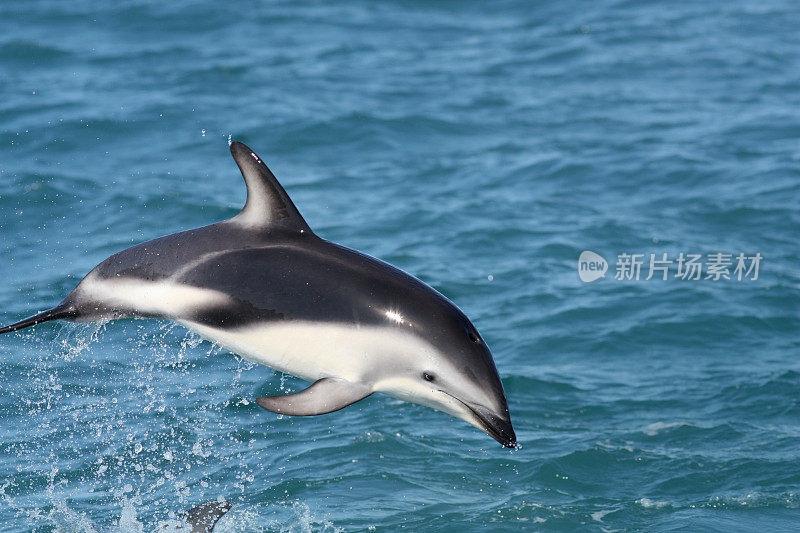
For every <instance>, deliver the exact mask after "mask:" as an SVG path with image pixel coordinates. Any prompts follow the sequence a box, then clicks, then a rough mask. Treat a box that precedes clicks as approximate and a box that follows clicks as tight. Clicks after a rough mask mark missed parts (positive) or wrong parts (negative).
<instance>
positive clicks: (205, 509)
mask: <svg viewBox="0 0 800 533" xmlns="http://www.w3.org/2000/svg"><path fill="white" fill-rule="evenodd" d="M230 509H231V504H230V503H229V502H226V501H224V500H223V501H216V502H208V503H204V504H202V505H198V506H197V507H194V508H193V509H191V510H189V511H186V512H185V513H184V514H183V516H182V518H183V520H184V521H185V522H186V524H187V525H189V526H191V527H192V529H191V533H211V532H212V531H213V530H214V526H215V525H216V524H217V522H219V519H220V518H222V515H224V514H225V513H227V512H228V511H230ZM181 531H183V530H181Z"/></svg>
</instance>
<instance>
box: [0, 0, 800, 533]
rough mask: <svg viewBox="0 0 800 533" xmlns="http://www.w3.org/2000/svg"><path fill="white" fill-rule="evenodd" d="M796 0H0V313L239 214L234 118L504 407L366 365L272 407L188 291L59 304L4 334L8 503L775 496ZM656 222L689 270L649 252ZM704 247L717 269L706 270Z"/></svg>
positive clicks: (791, 254) (545, 518)
mask: <svg viewBox="0 0 800 533" xmlns="http://www.w3.org/2000/svg"><path fill="white" fill-rule="evenodd" d="M798 22H800V7H798V4H797V3H796V2H792V1H788V0H787V1H773V0H764V1H760V2H743V1H726V2H720V1H709V2H675V3H669V4H668V5H667V4H662V3H658V2H634V1H617V0H613V1H612V0H603V1H597V2H574V1H567V2H553V3H544V2H541V3H540V2H522V1H519V2H513V1H503V2H493V3H464V2H449V1H444V2H435V3H428V2H391V1H389V2H367V1H361V2H358V1H354V2H351V1H345V2H335V3H327V2H292V3H268V2H240V3H230V2H226V3H211V2H200V1H196V2H192V1H185V0H179V1H173V2H162V1H158V2H157V1H144V0H143V1H128V2H105V3H101V2H89V1H85V0H76V1H73V2H60V1H56V0H30V1H18V0H7V1H4V2H2V3H0V269H2V270H0V272H2V281H3V283H2V285H1V286H0V322H3V323H10V322H13V321H16V320H18V319H20V318H22V317H25V316H28V315H30V314H32V313H33V312H37V311H40V310H43V309H47V308H49V307H51V306H53V305H54V304H56V303H57V302H59V301H60V300H61V298H62V297H63V296H65V295H66V294H67V293H68V291H69V290H71V289H72V288H73V287H74V285H75V284H76V283H77V281H78V280H79V279H80V278H81V277H82V276H83V275H84V274H85V273H86V272H88V271H89V270H90V269H91V268H92V267H93V266H94V265H95V264H97V263H98V262H100V261H101V260H103V259H104V258H106V257H107V256H108V255H110V254H112V253H114V252H116V251H119V250H122V249H124V248H126V247H128V246H130V245H133V244H136V243H139V242H142V241H144V240H147V239H150V238H154V237H157V236H160V235H164V234H167V233H172V232H175V231H179V230H184V229H188V228H193V227H197V226H201V225H205V224H209V223H212V222H215V221H218V220H221V219H224V218H227V217H230V216H232V215H234V214H235V213H236V212H237V211H238V209H239V208H240V206H241V205H242V203H243V201H244V187H243V183H242V180H241V177H240V176H239V174H238V171H237V169H236V167H235V165H234V163H233V161H232V160H231V158H230V155H229V153H228V140H229V139H235V140H241V141H244V142H246V143H248V144H249V145H251V146H252V148H253V149H254V150H256V151H257V152H258V153H259V154H260V155H261V156H262V158H264V160H265V161H266V162H267V163H268V164H269V165H270V167H271V168H272V170H273V171H274V172H275V174H276V175H277V176H278V178H279V179H280V180H281V181H282V183H283V184H284V186H285V187H286V189H287V190H288V192H289V194H290V195H291V196H292V198H293V199H294V201H295V203H296V204H297V206H298V208H299V209H300V211H301V212H302V213H303V215H304V216H305V218H306V220H307V221H308V222H309V224H310V225H311V227H312V228H314V229H315V231H316V232H317V233H318V234H320V235H321V236H323V237H325V238H327V239H330V240H333V241H335V242H339V243H341V244H344V245H346V246H349V247H352V248H356V249H358V250H361V251H363V252H365V253H368V254H371V255H374V256H377V257H379V258H381V259H384V260H386V261H389V262H391V263H393V264H395V265H397V266H399V267H401V268H403V269H404V270H406V271H408V272H410V273H412V274H414V275H416V276H418V277H420V278H421V279H423V280H424V281H425V282H427V283H429V284H430V285H432V286H433V287H435V288H436V289H437V290H439V291H441V292H442V293H443V294H445V295H446V296H448V297H449V298H450V299H452V300H453V301H454V302H456V303H457V304H458V305H459V306H460V307H461V308H462V309H463V310H464V311H465V312H466V313H467V315H468V316H469V317H470V318H471V319H472V321H473V322H474V323H475V325H476V326H477V327H478V329H479V330H480V332H481V333H482V335H483V336H484V338H485V339H486V340H487V342H488V343H489V345H490V346H491V347H492V349H493V352H494V356H495V360H496V363H497V366H498V368H499V371H500V374H501V376H502V378H503V381H504V385H505V388H506V392H507V396H508V399H509V403H510V409H511V414H512V419H513V422H514V425H515V428H516V432H517V436H518V439H519V442H520V447H519V448H518V449H516V450H508V449H503V448H501V447H500V445H498V444H497V443H496V442H494V441H493V440H491V439H490V438H489V437H487V436H486V435H484V434H482V433H481V432H480V431H478V430H476V429H475V428H473V427H471V426H468V425H467V424H465V423H463V422H461V421H458V420H454V419H452V418H450V417H448V416H447V415H444V414H442V413H438V412H434V411H432V410H430V409H426V408H423V407H420V406H416V405H411V404H407V403H402V402H399V401H396V400H393V399H391V398H388V397H385V396H380V395H375V396H373V397H370V398H368V399H366V400H364V401H362V402H359V403H357V404H355V405H353V406H351V407H349V408H347V409H345V410H343V411H341V412H338V413H335V414H331V415H327V416H320V417H311V418H291V417H279V416H276V415H273V414H270V413H267V412H265V411H263V410H261V409H260V408H259V407H258V406H257V405H256V404H255V403H254V401H253V400H254V398H256V397H257V396H262V395H265V394H275V393H279V392H280V391H293V390H298V389H299V388H302V387H304V386H305V384H304V383H303V382H302V381H300V380H298V379H296V378H293V377H291V376H285V375H280V374H278V373H275V372H273V371H271V370H270V369H268V368H266V367H257V366H254V365H252V364H250V363H247V362H245V361H243V360H242V359H240V358H239V357H238V356H236V355H234V354H231V353H228V352H226V351H224V350H222V349H220V348H218V347H215V346H213V345H212V344H210V343H208V342H206V341H203V340H202V339H200V338H198V337H196V336H193V335H191V334H188V333H187V332H186V331H185V330H184V329H182V328H181V327H179V326H173V325H171V324H169V323H166V322H158V321H153V320H149V321H148V320H128V321H117V322H111V323H108V324H105V325H101V326H98V325H91V324H89V325H87V324H82V325H76V324H69V323H63V322H56V323H49V324H46V325H40V326H38V327H35V328H32V329H28V330H25V331H22V332H18V333H13V334H8V335H4V336H2V337H0V530H1V531H67V532H78V531H80V532H89V531H97V532H99V531H119V532H140V531H160V530H163V528H164V527H167V528H169V527H174V524H175V517H176V516H177V514H178V513H180V512H181V511H183V510H186V509H188V508H190V507H192V506H194V505H197V504H199V503H202V502H204V501H209V500H216V499H219V498H225V499H228V500H229V501H231V502H232V503H233V509H232V510H231V512H230V513H229V514H228V515H227V516H226V517H225V518H224V519H223V520H222V521H221V522H220V525H219V527H218V528H217V531H223V532H231V531H392V530H408V531H481V530H485V531H523V530H524V531H579V530H582V531H608V532H610V531H637V530H647V531H674V530H686V531H697V530H704V531H731V530H741V531H748V530H759V531H765V530H766V531H780V530H797V529H798V528H800V511H799V510H798V508H800V357H799V356H800V341H799V340H798V329H799V328H800V306H799V305H798V302H799V301H800V272H798V266H800V249H799V247H798V236H800V32H798V31H797V28H798ZM584 250H590V251H593V252H595V253H597V254H599V255H600V256H602V257H603V258H604V259H605V260H606V261H607V268H608V270H607V272H606V274H605V277H604V278H601V279H598V280H596V281H593V282H591V283H586V282H583V281H581V279H580V278H579V275H578V257H579V255H580V254H581V252H582V251H584ZM680 253H684V254H699V255H701V256H702V260H703V263H701V264H702V265H703V266H705V268H706V270H704V271H703V273H702V279H697V280H695V279H680V278H679V277H676V274H677V262H673V263H672V264H671V266H670V267H669V268H670V270H668V272H667V276H668V279H667V280H663V279H662V275H661V272H660V271H655V275H654V276H653V277H652V278H651V279H650V280H647V279H645V278H646V277H648V276H647V275H648V274H649V259H650V254H655V256H656V257H657V258H662V254H667V257H668V260H673V261H676V260H677V257H678V255H679V254H680ZM715 253H723V254H731V260H732V261H733V263H734V265H732V266H731V267H730V268H729V271H728V272H729V277H731V278H732V279H729V280H726V279H724V278H722V279H719V280H717V281H715V280H714V279H713V276H712V278H710V279H706V274H707V272H708V270H707V269H708V263H709V262H710V260H709V259H708V255H709V254H715ZM740 253H742V254H745V257H746V258H747V257H754V256H755V255H756V254H760V256H761V257H762V259H761V260H760V263H759V273H758V278H757V279H752V278H753V277H755V275H754V272H753V271H751V272H750V275H749V277H748V276H745V277H744V279H742V280H738V279H736V276H735V275H734V266H735V263H736V256H738V254H740ZM624 254H642V259H643V266H642V267H641V268H642V270H641V275H640V278H639V279H638V280H636V279H615V277H617V269H618V268H622V267H624V258H625V255H624ZM751 263H752V261H751ZM623 272H624V271H623ZM634 277H635V276H634ZM170 524H172V526H170Z"/></svg>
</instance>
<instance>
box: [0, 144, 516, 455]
mask: <svg viewBox="0 0 800 533" xmlns="http://www.w3.org/2000/svg"><path fill="white" fill-rule="evenodd" d="M230 149H231V153H232V155H233V157H234V159H235V160H236V163H237V165H238V166H239V169H240V170H241V171H242V174H243V176H244V179H245V182H246V184H247V202H246V203H245V206H244V209H242V211H241V212H240V213H239V214H237V215H236V216H235V217H233V218H231V219H229V220H225V221H223V222H218V223H216V224H212V225H210V226H205V227H202V228H198V229H193V230H189V231H184V232H181V233H175V234H172V235H168V236H166V237H161V238H158V239H154V240H152V241H148V242H145V243H143V244H140V245H138V246H134V247H132V248H128V249H127V250H124V251H122V252H119V253H117V254H114V255H112V256H111V257H109V258H108V259H106V260H105V261H103V262H102V263H100V264H99V265H98V266H97V267H95V268H94V270H92V271H91V272H89V274H88V275H87V276H86V277H85V278H83V280H82V281H81V282H80V283H79V284H78V286H77V287H76V288H75V289H74V290H73V291H72V292H71V293H70V294H69V295H68V296H67V297H66V298H65V299H64V301H62V302H61V303H60V304H58V305H57V306H56V307H54V308H53V309H50V310H49V311H45V312H43V313H40V314H38V315H36V316H33V317H31V318H27V319H25V320H22V321H20V322H17V323H16V324H12V325H10V326H6V327H4V328H0V333H7V332H10V331H15V330H18V329H21V328H25V327H28V326H33V325H35V324H39V323H41V322H46V321H48V320H54V319H65V320H73V321H93V320H107V319H110V318H121V317H158V318H166V319H170V320H173V321H175V322H178V323H180V324H183V325H184V326H186V327H187V328H189V329H191V330H193V331H195V332H197V333H198V334H200V335H201V336H203V337H205V338H207V339H209V340H211V341H213V342H215V343H217V344H219V345H221V346H223V347H225V348H227V349H229V350H230V351H232V352H235V353H238V354H240V355H242V356H244V357H246V358H248V359H250V360H252V361H255V362H257V363H261V364H264V365H267V366H269V367H271V368H274V369H276V370H280V371H282V372H286V373H289V374H292V375H295V376H298V377H300V378H302V379H305V380H308V381H312V382H313V384H312V385H311V386H310V387H308V388H307V389H305V390H303V391H301V392H298V393H295V394H288V395H284V396H272V397H268V398H258V400H257V402H258V405H260V406H261V407H263V408H264V409H266V410H268V411H272V412H275V413H282V414H287V415H317V414H323V413H329V412H332V411H336V410H338V409H341V408H343V407H346V406H348V405H350V404H351V403H354V402H357V401H358V400H360V399H362V398H365V397H367V396H369V395H370V394H372V393H373V392H383V393H386V394H389V395H391V396H394V397H396V398H399V399H402V400H406V401H409V402H414V403H418V404H422V405H426V406H429V407H432V408H434V409H438V410H440V411H444V412H446V413H449V414H451V415H453V416H456V417H458V418H461V419H463V420H465V421H467V422H469V423H470V424H473V425H474V426H476V427H478V428H480V429H482V430H483V431H485V432H486V433H488V434H489V435H490V436H491V437H493V438H494V439H496V440H497V441H498V442H500V443H502V444H503V445H504V446H508V447H513V446H515V445H516V437H515V435H514V430H513V428H512V426H511V419H510V417H509V412H508V404H507V402H506V396H505V392H504V391H503V385H502V383H501V382H500V377H499V375H498V374H497V369H496V368H495V364H494V360H493V359H492V355H491V352H490V351H489V348H488V347H487V346H486V344H485V343H484V341H483V339H482V338H481V336H480V335H479V334H478V332H477V330H476V329H475V327H474V326H473V325H472V323H471V322H470V321H469V319H467V317H466V316H464V314H463V313H462V312H461V311H460V310H459V309H458V308H457V307H456V306H455V305H454V304H453V303H451V302H450V301H449V300H448V299H447V298H445V297H444V296H442V295H441V294H439V293H438V292H436V291H435V290H433V289H432V288H430V287H429V286H427V285H425V284H424V283H422V282H421V281H419V280H418V279H416V278H414V277H412V276H410V275H408V274H406V273H405V272H403V271H401V270H398V269H396V268H394V267H393V266H391V265H388V264H386V263H384V262H382V261H379V260H377V259H374V258H372V257H369V256H366V255H364V254H361V253H359V252H356V251H354V250H350V249H349V248H344V247H342V246H339V245H337V244H333V243H331V242H328V241H326V240H324V239H322V238H320V237H318V236H317V235H315V234H314V233H313V232H312V231H311V229H310V228H309V227H308V225H307V224H306V222H305V220H303V217H302V216H301V215H300V213H299V212H298V211H297V208H296V207H295V206H294V204H293V203H292V201H291V200H290V199H289V196H288V195H287V194H286V191H284V189H283V187H281V185H280V184H279V183H278V181H277V180H276V179H275V176H273V175H272V172H270V170H269V169H268V168H267V166H266V165H265V164H264V163H263V162H262V161H261V159H260V158H259V157H258V156H257V155H256V154H255V153H254V152H253V151H252V150H250V149H249V148H248V147H247V146H245V145H244V144H242V143H240V142H234V143H232V144H231V146H230Z"/></svg>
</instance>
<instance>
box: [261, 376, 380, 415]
mask: <svg viewBox="0 0 800 533" xmlns="http://www.w3.org/2000/svg"><path fill="white" fill-rule="evenodd" d="M370 394H372V390H370V389H369V387H365V386H364V385H359V384H358V383H352V382H350V381H345V380H343V379H336V378H322V379H320V380H317V381H315V382H314V383H313V384H312V385H311V386H310V387H308V388H307V389H304V390H301V391H300V392H295V393H294V394H284V395H282V396H267V397H263V398H258V399H257V400H256V403H258V405H260V406H261V407H263V408H264V409H266V410H267V411H271V412H273V413H278V414H282V415H295V416H309V415H324V414H325V413H332V412H333V411H338V410H339V409H342V408H344V407H347V406H348V405H350V404H351V403H356V402H357V401H359V400H362V399H364V398H366V397H367V396H369V395H370Z"/></svg>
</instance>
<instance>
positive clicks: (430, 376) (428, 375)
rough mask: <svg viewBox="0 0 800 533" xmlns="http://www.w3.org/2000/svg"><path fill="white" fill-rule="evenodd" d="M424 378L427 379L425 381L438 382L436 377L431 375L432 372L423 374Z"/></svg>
mask: <svg viewBox="0 0 800 533" xmlns="http://www.w3.org/2000/svg"><path fill="white" fill-rule="evenodd" d="M422 377H423V378H424V379H425V381H435V380H436V378H435V377H434V375H433V374H431V373H430V372H423V373H422Z"/></svg>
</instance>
